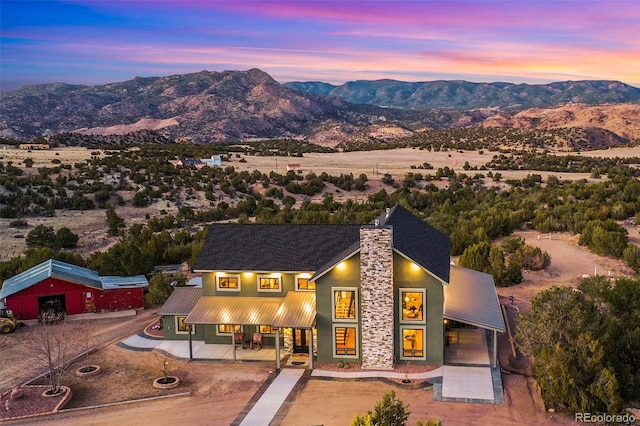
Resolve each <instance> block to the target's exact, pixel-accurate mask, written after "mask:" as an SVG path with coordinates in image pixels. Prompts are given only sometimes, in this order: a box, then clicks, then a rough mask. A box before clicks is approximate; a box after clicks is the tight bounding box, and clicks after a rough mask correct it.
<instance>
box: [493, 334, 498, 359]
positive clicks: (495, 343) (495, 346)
mask: <svg viewBox="0 0 640 426" xmlns="http://www.w3.org/2000/svg"><path fill="white" fill-rule="evenodd" d="M492 364H493V365H492V367H497V366H498V332H497V331H496V330H493V360H492Z"/></svg>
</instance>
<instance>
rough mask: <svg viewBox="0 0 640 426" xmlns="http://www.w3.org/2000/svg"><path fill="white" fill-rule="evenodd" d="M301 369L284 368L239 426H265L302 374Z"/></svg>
mask: <svg viewBox="0 0 640 426" xmlns="http://www.w3.org/2000/svg"><path fill="white" fill-rule="evenodd" d="M304 371H305V370H304V369H302V368H285V369H284V370H281V371H280V374H278V377H276V379H275V380H274V381H273V382H272V383H271V385H269V387H268V388H267V390H266V391H265V392H264V393H263V394H262V396H261V397H260V399H259V400H258V402H256V404H255V405H254V406H253V408H251V411H249V413H248V414H247V415H246V416H245V418H244V419H243V420H242V422H241V423H240V425H241V426H265V425H268V424H269V423H270V422H271V420H272V419H273V418H274V417H275V415H276V413H277V412H278V410H279V409H280V407H281V406H282V404H283V403H284V401H285V400H286V399H287V396H289V394H290V393H291V391H292V390H293V387H294V386H295V385H296V383H298V380H300V377H302V375H303V374H304Z"/></svg>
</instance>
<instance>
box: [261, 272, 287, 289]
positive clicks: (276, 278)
mask: <svg viewBox="0 0 640 426" xmlns="http://www.w3.org/2000/svg"><path fill="white" fill-rule="evenodd" d="M258 291H282V287H281V286H280V274H271V275H259V276H258Z"/></svg>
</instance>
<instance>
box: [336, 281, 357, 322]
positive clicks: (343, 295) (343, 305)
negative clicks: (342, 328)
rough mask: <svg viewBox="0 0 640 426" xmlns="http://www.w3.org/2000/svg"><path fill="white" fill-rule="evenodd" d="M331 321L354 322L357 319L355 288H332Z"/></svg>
mask: <svg viewBox="0 0 640 426" xmlns="http://www.w3.org/2000/svg"><path fill="white" fill-rule="evenodd" d="M332 291H333V319H334V320H336V321H356V320H357V319H358V316H357V313H358V290H357V289H355V288H349V287H346V288H335V287H334V288H333V289H332Z"/></svg>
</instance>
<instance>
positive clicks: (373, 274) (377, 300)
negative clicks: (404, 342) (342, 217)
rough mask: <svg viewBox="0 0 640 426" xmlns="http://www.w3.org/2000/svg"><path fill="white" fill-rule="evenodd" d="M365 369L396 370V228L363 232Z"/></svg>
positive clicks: (362, 288) (380, 228) (362, 268)
mask: <svg viewBox="0 0 640 426" xmlns="http://www.w3.org/2000/svg"><path fill="white" fill-rule="evenodd" d="M360 293H361V295H360V319H361V330H362V368H366V369H377V370H391V369H393V356H394V351H393V346H394V345H393V343H394V322H393V318H394V316H393V228H392V227H391V226H379V224H376V225H375V226H371V225H365V226H362V227H361V228H360Z"/></svg>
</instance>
